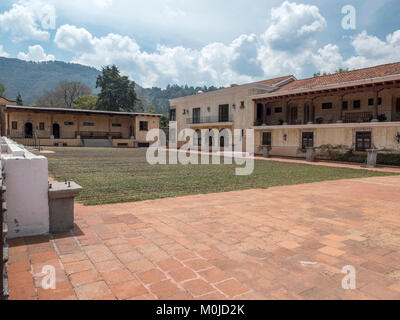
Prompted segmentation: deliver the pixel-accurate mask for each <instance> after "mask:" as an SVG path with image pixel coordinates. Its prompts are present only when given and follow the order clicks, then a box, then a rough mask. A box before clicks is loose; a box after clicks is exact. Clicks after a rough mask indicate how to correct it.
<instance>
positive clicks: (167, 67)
mask: <svg viewBox="0 0 400 320" xmlns="http://www.w3.org/2000/svg"><path fill="white" fill-rule="evenodd" d="M399 17H400V4H399V1H398V0H380V1H376V0H344V1H343V0H335V1H332V0H319V1H307V0H303V1H301V0H300V1H296V2H293V1H276V0H271V1H265V0H264V1H263V0H248V1H243V0H230V1H226V0H146V1H143V0H140V1H138V0H68V1H65V0H47V1H44V0H17V1H9V0H2V1H1V3H0V56H3V57H9V58H18V59H23V60H27V61H37V62H41V61H54V60H57V61H65V62H73V63H80V64H83V65H87V66H92V67H95V68H98V69H101V67H102V66H105V65H109V64H116V65H117V66H118V67H119V68H120V70H121V72H122V73H123V74H124V75H128V76H129V77H130V78H131V79H132V80H134V81H135V82H137V83H138V84H140V85H141V86H144V87H153V86H157V87H162V88H164V87H165V86H167V85H168V84H179V85H185V84H188V85H193V86H203V85H207V86H211V85H214V86H229V85H230V84H233V83H235V84H242V83H247V82H251V81H258V80H263V79H268V78H272V77H280V76H284V75H289V74H291V75H294V76H296V77H297V78H306V77H311V76H313V74H314V73H315V72H318V71H320V72H334V71H335V70H337V69H338V68H349V69H359V68H363V67H369V66H374V65H378V64H384V63H391V62H397V61H400V19H399Z"/></svg>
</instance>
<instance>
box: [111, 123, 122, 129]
mask: <svg viewBox="0 0 400 320" xmlns="http://www.w3.org/2000/svg"><path fill="white" fill-rule="evenodd" d="M112 126H113V127H115V128H121V127H122V124H120V123H113V124H112Z"/></svg>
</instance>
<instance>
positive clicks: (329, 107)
mask: <svg viewBox="0 0 400 320" xmlns="http://www.w3.org/2000/svg"><path fill="white" fill-rule="evenodd" d="M332 106H333V105H332V102H326V103H323V104H322V109H323V110H327V109H332Z"/></svg>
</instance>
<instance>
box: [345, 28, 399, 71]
mask: <svg viewBox="0 0 400 320" xmlns="http://www.w3.org/2000/svg"><path fill="white" fill-rule="evenodd" d="M351 45H352V46H353V47H354V51H355V52H356V54H357V55H356V56H353V57H351V58H349V59H348V60H347V61H346V66H347V67H348V68H351V69H356V68H365V67H370V66H373V65H377V64H385V63H391V62H398V61H399V60H400V59H399V54H398V53H399V52H400V30H397V31H395V32H393V33H391V34H389V35H387V37H386V40H381V39H379V38H378V37H376V36H371V35H369V34H368V33H367V32H366V31H363V32H361V33H360V34H359V35H357V36H356V37H355V38H354V39H353V41H352V42H351Z"/></svg>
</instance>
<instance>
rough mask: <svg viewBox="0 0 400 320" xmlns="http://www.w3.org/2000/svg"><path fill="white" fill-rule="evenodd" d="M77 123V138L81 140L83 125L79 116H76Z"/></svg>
mask: <svg viewBox="0 0 400 320" xmlns="http://www.w3.org/2000/svg"><path fill="white" fill-rule="evenodd" d="M75 121H76V126H77V132H76V138H77V139H80V138H81V124H80V121H79V116H76V118H75Z"/></svg>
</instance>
